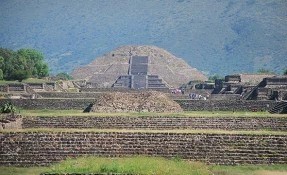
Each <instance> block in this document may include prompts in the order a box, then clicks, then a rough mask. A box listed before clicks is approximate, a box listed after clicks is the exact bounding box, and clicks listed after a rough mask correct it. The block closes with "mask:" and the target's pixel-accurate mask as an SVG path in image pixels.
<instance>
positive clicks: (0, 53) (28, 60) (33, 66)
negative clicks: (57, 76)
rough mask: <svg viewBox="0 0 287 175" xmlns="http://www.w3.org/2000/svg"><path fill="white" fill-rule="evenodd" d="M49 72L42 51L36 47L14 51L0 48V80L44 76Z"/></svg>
mask: <svg viewBox="0 0 287 175" xmlns="http://www.w3.org/2000/svg"><path fill="white" fill-rule="evenodd" d="M48 73H49V68H48V65H47V64H46V63H45V62H44V56H43V54H42V53H41V52H39V51H37V50H35V49H20V50H18V51H13V50H10V49H5V48H0V80H18V81H22V80H24V79H27V78H31V77H34V78H43V77H46V76H48Z"/></svg>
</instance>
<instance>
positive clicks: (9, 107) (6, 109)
mask: <svg viewBox="0 0 287 175" xmlns="http://www.w3.org/2000/svg"><path fill="white" fill-rule="evenodd" d="M0 112H1V113H14V112H16V107H15V106H14V105H13V104H12V103H11V102H9V103H5V104H4V105H3V106H1V108H0Z"/></svg>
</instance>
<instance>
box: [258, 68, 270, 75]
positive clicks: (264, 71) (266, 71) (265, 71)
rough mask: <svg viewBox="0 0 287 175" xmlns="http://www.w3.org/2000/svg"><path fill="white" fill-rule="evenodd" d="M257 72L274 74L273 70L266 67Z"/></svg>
mask: <svg viewBox="0 0 287 175" xmlns="http://www.w3.org/2000/svg"><path fill="white" fill-rule="evenodd" d="M257 72H258V73H260V74H273V72H272V71H270V70H268V69H264V68H260V69H259V70H258V71H257Z"/></svg>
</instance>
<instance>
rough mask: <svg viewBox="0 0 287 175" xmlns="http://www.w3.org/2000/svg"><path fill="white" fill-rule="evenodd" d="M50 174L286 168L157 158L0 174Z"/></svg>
mask: <svg viewBox="0 0 287 175" xmlns="http://www.w3.org/2000/svg"><path fill="white" fill-rule="evenodd" d="M43 172H49V173H96V172H97V173H108V172H109V173H131V174H132V173H134V174H135V173H137V174H142V175H169V174H170V175H211V174H214V175H285V174H287V165H286V164H282V165H241V166H217V165H214V166H212V165H205V164H203V163H200V162H190V161H183V160H180V159H176V158H175V159H164V158H159V157H143V156H137V157H127V158H100V157H82V158H78V159H68V160H66V161H63V162H61V163H59V164H55V165H52V166H50V167H29V168H19V167H1V166H0V175H39V174H40V173H43Z"/></svg>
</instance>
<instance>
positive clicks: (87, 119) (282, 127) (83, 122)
mask: <svg viewBox="0 0 287 175" xmlns="http://www.w3.org/2000/svg"><path fill="white" fill-rule="evenodd" d="M22 127H23V128H98V129H156V130H161V129H163V130H164V129H221V130H274V131H287V117H158V116H141V117H127V116H124V117H120V116H118V117H116V116H114V117H94V116H76V117H73V116H70V117H68V116H65V117H61V116H57V117H44V116H41V117H40V116H39V117H24V118H23V124H22Z"/></svg>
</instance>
